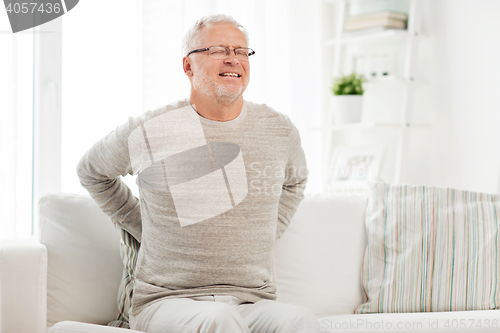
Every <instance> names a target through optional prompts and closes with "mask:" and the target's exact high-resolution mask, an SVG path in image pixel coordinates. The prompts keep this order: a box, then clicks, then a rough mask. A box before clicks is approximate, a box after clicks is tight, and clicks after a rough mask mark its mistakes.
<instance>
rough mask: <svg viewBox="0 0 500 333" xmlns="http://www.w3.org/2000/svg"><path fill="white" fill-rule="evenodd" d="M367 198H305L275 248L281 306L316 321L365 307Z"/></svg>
mask: <svg viewBox="0 0 500 333" xmlns="http://www.w3.org/2000/svg"><path fill="white" fill-rule="evenodd" d="M366 205H367V201H366V197H362V196H359V195H354V194H353V195H347V194H346V195H327V194H322V195H314V196H306V197H305V198H304V200H303V201H302V202H301V204H300V206H299V208H298V210H297V212H296V213H295V216H294V217H293V220H292V222H291V224H290V226H289V227H288V229H287V230H286V231H285V233H284V234H283V236H282V237H281V238H280V239H279V240H278V241H277V242H276V244H275V247H274V261H275V273H276V284H277V287H278V291H277V294H278V301H282V302H287V303H293V304H297V305H302V306H305V307H307V308H309V309H311V310H312V311H314V313H315V314H316V315H317V316H327V315H333V314H352V313H353V312H354V309H356V307H357V306H358V305H360V304H362V303H363V292H362V283H361V267H362V262H363V256H364V252H365V249H366V233H365V226H364V217H365V211H366Z"/></svg>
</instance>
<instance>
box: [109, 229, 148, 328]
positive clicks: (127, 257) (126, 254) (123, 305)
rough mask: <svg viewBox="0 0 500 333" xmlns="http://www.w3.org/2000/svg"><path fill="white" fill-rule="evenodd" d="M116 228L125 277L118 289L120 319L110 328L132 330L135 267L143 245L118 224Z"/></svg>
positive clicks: (110, 324)
mask: <svg viewBox="0 0 500 333" xmlns="http://www.w3.org/2000/svg"><path fill="white" fill-rule="evenodd" d="M115 227H116V229H118V231H119V232H120V237H121V242H120V255H121V257H122V261H123V275H122V280H121V283H120V287H119V288H118V311H119V314H118V318H116V320H114V321H112V322H110V323H109V324H108V326H113V327H122V328H130V327H129V314H128V312H129V309H130V307H131V306H132V295H133V289H134V282H135V266H136V264H137V255H138V252H139V248H140V245H141V244H140V243H139V242H138V241H137V240H136V239H135V238H134V237H133V236H132V235H130V234H129V233H128V232H127V231H125V230H123V229H121V228H120V227H119V226H118V225H117V224H115Z"/></svg>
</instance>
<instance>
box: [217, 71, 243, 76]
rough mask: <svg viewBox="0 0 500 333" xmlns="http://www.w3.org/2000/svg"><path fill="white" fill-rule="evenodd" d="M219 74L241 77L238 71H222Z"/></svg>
mask: <svg viewBox="0 0 500 333" xmlns="http://www.w3.org/2000/svg"><path fill="white" fill-rule="evenodd" d="M219 76H223V77H241V75H240V74H238V73H234V72H224V73H220V74H219Z"/></svg>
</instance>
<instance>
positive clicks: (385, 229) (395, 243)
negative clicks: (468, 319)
mask: <svg viewBox="0 0 500 333" xmlns="http://www.w3.org/2000/svg"><path fill="white" fill-rule="evenodd" d="M499 199H500V197H499V196H498V195H493V194H484V193H475V192H468V191H459V190H454V189H445V188H436V187H429V186H416V185H388V184H384V183H372V184H371V185H370V191H369V204H368V209H367V219H366V229H367V233H368V247H367V254H366V256H365V260H364V267H363V286H364V289H365V290H366V294H367V296H368V300H367V302H366V303H365V304H363V305H361V306H360V307H358V308H357V309H356V313H376V312H421V311H424V312H425V311H459V310H488V309H498V308H500V278H499V275H500V271H499V269H500V263H499V260H500V257H499V249H500V248H499V245H500V233H499V228H500V200H499Z"/></svg>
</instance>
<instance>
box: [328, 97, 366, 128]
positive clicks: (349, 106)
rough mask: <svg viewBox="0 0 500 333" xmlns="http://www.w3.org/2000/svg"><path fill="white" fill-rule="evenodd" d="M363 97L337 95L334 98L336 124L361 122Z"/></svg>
mask: <svg viewBox="0 0 500 333" xmlns="http://www.w3.org/2000/svg"><path fill="white" fill-rule="evenodd" d="M362 101H363V95H336V96H333V114H334V115H335V124H336V125H342V124H348V123H359V122H361V108H362Z"/></svg>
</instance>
